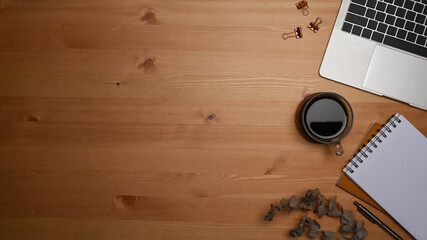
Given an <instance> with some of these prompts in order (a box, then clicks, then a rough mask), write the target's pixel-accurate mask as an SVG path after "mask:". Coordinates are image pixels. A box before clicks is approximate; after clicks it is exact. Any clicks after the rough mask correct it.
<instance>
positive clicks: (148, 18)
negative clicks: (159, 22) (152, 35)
mask: <svg viewBox="0 0 427 240" xmlns="http://www.w3.org/2000/svg"><path fill="white" fill-rule="evenodd" d="M155 21H156V14H154V13H153V12H151V11H150V12H147V13H145V14H144V16H142V17H141V22H145V23H154V22H155Z"/></svg>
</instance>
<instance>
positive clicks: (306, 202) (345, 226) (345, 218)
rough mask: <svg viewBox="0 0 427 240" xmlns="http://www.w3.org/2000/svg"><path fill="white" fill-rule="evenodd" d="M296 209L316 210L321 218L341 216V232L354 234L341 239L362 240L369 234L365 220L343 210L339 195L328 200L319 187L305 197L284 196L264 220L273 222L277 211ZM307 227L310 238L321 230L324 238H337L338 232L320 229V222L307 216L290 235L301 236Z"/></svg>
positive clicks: (315, 236) (332, 239) (272, 207)
mask: <svg viewBox="0 0 427 240" xmlns="http://www.w3.org/2000/svg"><path fill="white" fill-rule="evenodd" d="M295 209H302V210H303V211H305V212H307V211H314V212H315V213H316V214H317V215H318V216H319V218H321V217H322V216H323V215H325V214H326V215H327V216H329V217H335V218H340V220H341V227H340V233H341V234H353V236H352V237H346V236H341V238H340V240H362V239H365V238H366V237H367V236H368V231H367V230H366V229H365V227H364V226H365V222H364V221H363V220H362V221H359V222H357V221H356V219H354V213H353V212H352V211H350V210H343V208H342V206H341V204H339V203H338V202H337V196H334V198H333V199H332V200H328V199H327V198H326V197H325V196H324V195H323V194H321V193H320V191H319V189H317V188H316V189H313V190H308V191H307V193H306V194H305V196H304V197H299V196H295V195H294V196H291V198H290V199H289V200H288V199H285V198H283V199H282V200H281V201H280V203H279V205H277V206H276V205H274V204H271V205H270V210H269V211H268V213H267V215H265V217H264V220H265V221H268V222H271V221H272V220H273V217H274V216H275V215H276V212H277V211H283V210H287V211H288V214H290V213H291V212H292V211H293V210H295ZM305 227H308V228H309V231H308V236H309V237H310V238H317V236H318V235H319V232H321V233H322V238H321V239H322V240H336V236H337V233H335V232H330V231H320V224H319V223H318V222H317V221H316V220H314V219H312V218H310V217H307V216H304V217H303V218H302V220H301V222H300V224H299V225H298V228H297V229H294V230H291V231H289V235H290V236H291V237H301V236H302V235H303V234H304V232H305Z"/></svg>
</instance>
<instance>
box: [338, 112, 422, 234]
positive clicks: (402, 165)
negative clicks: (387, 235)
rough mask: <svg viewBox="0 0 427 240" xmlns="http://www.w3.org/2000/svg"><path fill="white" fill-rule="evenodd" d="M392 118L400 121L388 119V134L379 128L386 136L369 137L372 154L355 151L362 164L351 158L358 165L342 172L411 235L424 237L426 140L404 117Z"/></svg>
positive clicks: (397, 115) (350, 166)
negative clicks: (380, 141)
mask: <svg viewBox="0 0 427 240" xmlns="http://www.w3.org/2000/svg"><path fill="white" fill-rule="evenodd" d="M396 117H398V118H399V119H400V120H401V122H400V123H398V122H397V121H396V120H393V119H392V120H391V121H389V122H388V123H387V124H386V126H387V127H389V128H390V130H391V131H392V132H391V133H389V132H388V131H387V130H386V128H385V127H384V128H383V129H382V131H383V132H384V133H385V134H386V135H387V137H386V138H385V137H384V136H382V135H381V133H378V134H377V137H379V138H380V139H381V140H382V143H379V142H378V140H376V139H375V138H373V140H375V141H374V143H372V142H371V143H369V144H368V145H367V146H368V148H370V149H371V150H372V153H369V152H368V151H367V149H365V151H364V152H366V155H367V156H368V157H364V156H363V154H362V153H358V154H357V156H358V157H359V158H361V159H362V160H363V163H360V162H358V161H357V159H356V158H353V161H354V162H356V164H357V165H358V167H357V168H356V167H355V166H354V164H352V163H351V162H350V163H349V164H348V165H347V167H348V168H351V169H352V170H353V173H351V171H350V170H349V169H347V167H346V168H345V169H344V172H345V173H346V174H347V175H348V176H349V177H350V178H351V179H353V181H354V182H355V183H357V184H358V185H359V186H360V187H361V188H362V189H363V190H364V191H365V192H366V193H367V194H368V195H369V196H371V197H372V198H373V199H374V200H375V201H376V202H377V203H378V204H379V205H381V207H382V208H384V209H385V210H386V211H387V212H388V213H389V214H390V215H391V216H392V217H393V218H394V219H395V220H396V221H398V222H399V223H400V224H401V225H402V226H403V227H404V228H405V229H406V230H407V231H408V232H409V233H411V235H413V236H414V237H415V238H417V239H427V227H426V225H425V223H426V220H425V219H426V217H427V208H426V207H425V203H426V200H427V139H426V137H424V135H423V134H421V133H420V132H419V131H418V130H417V129H416V128H415V127H414V126H413V125H412V124H411V123H410V122H409V121H408V120H406V118H405V117H403V116H402V115H400V114H396ZM391 122H393V123H395V125H396V127H393V124H392V123H391ZM375 144H376V145H377V148H375V147H374V145H375Z"/></svg>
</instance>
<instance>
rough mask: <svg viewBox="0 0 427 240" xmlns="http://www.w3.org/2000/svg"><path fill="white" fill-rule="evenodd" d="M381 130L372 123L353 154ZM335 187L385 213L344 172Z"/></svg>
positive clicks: (377, 125) (377, 124)
mask: <svg viewBox="0 0 427 240" xmlns="http://www.w3.org/2000/svg"><path fill="white" fill-rule="evenodd" d="M381 128H382V126H381V124H379V123H372V124H371V125H370V126H369V128H368V131H367V132H366V133H365V135H364V136H363V139H362V141H361V142H360V144H359V146H357V149H356V151H355V152H354V153H353V154H356V153H358V152H359V151H360V150H362V149H363V147H364V146H365V145H366V144H368V143H369V141H371V138H372V136H374V135H375V134H376V133H377V132H378V131H379V130H381ZM336 185H337V186H338V187H340V188H341V189H343V190H345V191H347V192H348V193H350V194H353V195H354V196H355V197H358V198H359V199H361V200H363V201H364V202H366V203H368V204H369V205H371V206H372V207H374V208H376V209H378V210H380V211H381V212H385V211H384V209H382V208H381V207H380V205H378V204H377V203H376V202H375V201H374V200H373V199H372V198H371V197H369V196H368V195H367V194H366V193H365V192H364V191H363V190H362V189H360V187H359V186H358V185H357V184H356V183H354V182H353V181H352V180H351V179H350V178H349V177H348V176H347V175H346V174H345V173H344V172H342V173H341V176H340V177H339V178H338V181H337V183H336Z"/></svg>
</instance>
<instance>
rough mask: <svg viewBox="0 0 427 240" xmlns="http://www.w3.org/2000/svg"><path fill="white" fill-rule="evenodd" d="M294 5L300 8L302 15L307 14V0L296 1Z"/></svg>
mask: <svg viewBox="0 0 427 240" xmlns="http://www.w3.org/2000/svg"><path fill="white" fill-rule="evenodd" d="M295 6H297V9H298V10H302V15H304V16H307V15H308V13H309V12H308V10H307V9H308V2H307V0H301V1H299V2H297V3H295Z"/></svg>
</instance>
